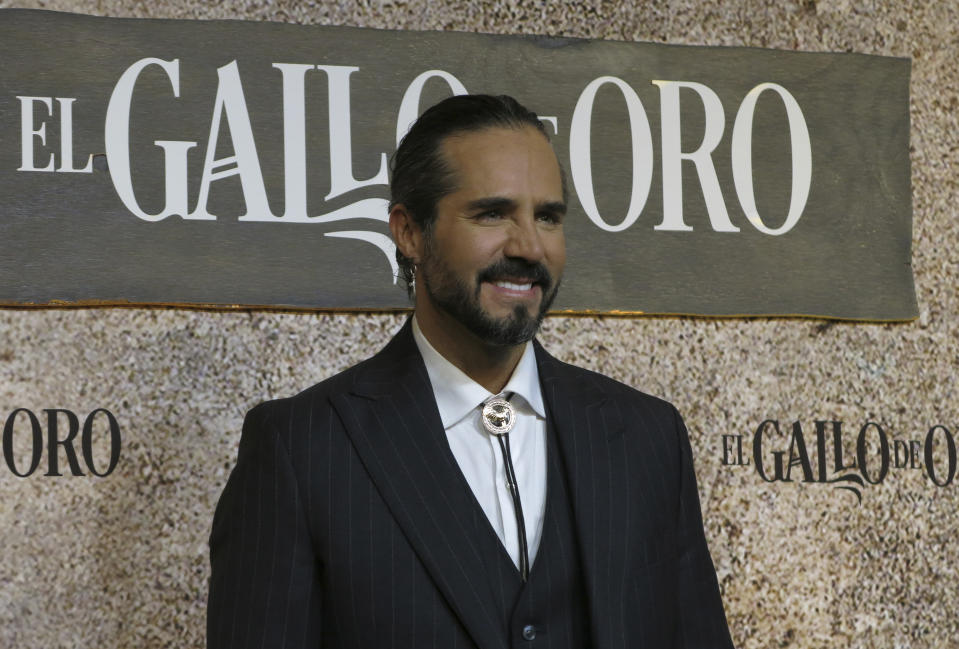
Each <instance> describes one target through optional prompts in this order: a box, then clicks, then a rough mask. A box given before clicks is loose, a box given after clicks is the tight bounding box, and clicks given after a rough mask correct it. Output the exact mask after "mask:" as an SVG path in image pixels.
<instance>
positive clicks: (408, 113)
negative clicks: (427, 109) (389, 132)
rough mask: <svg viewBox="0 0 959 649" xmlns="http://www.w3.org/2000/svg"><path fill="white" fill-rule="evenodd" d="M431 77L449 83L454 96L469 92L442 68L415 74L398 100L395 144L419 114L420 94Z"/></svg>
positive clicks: (400, 139)
mask: <svg viewBox="0 0 959 649" xmlns="http://www.w3.org/2000/svg"><path fill="white" fill-rule="evenodd" d="M433 77H439V78H440V79H442V80H443V81H445V82H446V83H447V85H449V87H450V90H452V91H453V96H454V97H457V96H459V95H468V94H469V93H468V92H467V91H466V86H464V85H463V84H462V83H460V80H459V79H457V78H456V77H454V76H453V75H452V74H450V73H449V72H444V71H443V70H427V71H426V72H424V73H422V74H420V75H419V76H417V77H416V78H415V79H413V82H412V83H410V85H409V87H408V88H407V89H406V92H404V93H403V100H402V101H401V102H400V112H399V114H398V115H397V116H396V146H399V145H400V142H401V141H402V140H403V138H404V137H405V136H406V134H407V133H408V132H409V130H410V127H411V126H413V122H415V121H416V118H417V117H418V116H419V114H420V96H421V95H422V94H423V86H425V85H426V82H427V81H429V80H430V79H432V78H433Z"/></svg>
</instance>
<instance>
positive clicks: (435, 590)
mask: <svg viewBox="0 0 959 649" xmlns="http://www.w3.org/2000/svg"><path fill="white" fill-rule="evenodd" d="M537 363H538V366H539V371H540V379H541V382H542V386H543V394H544V398H545V399H546V401H547V412H548V413H549V414H550V416H551V417H552V420H553V422H554V428H555V440H556V448H557V450H558V453H556V454H555V455H556V461H557V462H558V463H559V466H562V470H563V473H564V475H565V477H566V481H567V484H568V492H569V505H570V511H571V512H572V514H573V520H574V529H575V536H576V541H577V543H578V560H579V565H580V566H581V569H582V579H583V583H584V585H585V587H584V591H585V592H584V595H585V599H586V600H587V601H588V606H587V611H586V613H587V617H588V619H589V628H590V634H591V646H592V647H594V648H595V649H606V648H608V649H615V648H621V647H622V648H625V647H646V646H649V647H671V646H677V647H678V646H682V647H729V646H731V643H730V641H729V634H728V630H727V629H726V622H725V617H724V614H723V610H722V603H721V601H720V599H719V591H718V587H717V584H716V577H715V573H714V571H713V568H712V563H711V560H710V558H709V553H708V550H707V548H706V542H705V538H704V535H703V528H702V521H701V518H700V513H699V502H698V496H697V493H696V484H695V476H694V474H693V468H692V462H691V450H690V447H689V442H688V439H687V437H686V431H685V428H684V427H683V425H682V421H681V420H680V418H679V416H678V415H677V413H676V412H675V410H674V409H673V408H672V406H670V405H669V404H667V403H665V402H663V401H660V400H658V399H654V398H652V397H648V396H646V395H642V394H640V393H638V392H636V391H634V390H632V389H630V388H628V387H626V386H623V385H621V384H619V383H616V382H614V381H612V380H610V379H607V378H604V377H602V376H600V375H597V374H593V373H591V372H587V371H585V370H581V369H577V368H573V367H571V366H568V365H565V364H563V363H560V362H559V361H557V360H555V359H553V358H552V357H550V356H549V355H548V354H546V353H545V352H543V351H542V349H541V348H539V347H538V346H537ZM478 511H479V513H478V514H477V512H478ZM478 515H479V516H482V511H481V510H479V507H478V505H477V504H476V501H475V498H473V496H472V493H471V492H469V488H468V486H467V485H466V482H465V479H464V478H463V476H462V473H460V472H459V468H458V467H457V465H456V463H455V460H454V459H453V457H452V454H451V452H450V450H449V446H448V444H447V442H446V440H445V438H444V432H443V427H442V424H441V422H440V419H439V413H438V412H437V409H436V405H435V402H434V400H433V398H432V392H431V389H430V386H429V380H428V377H427V374H426V369H425V367H424V366H423V363H422V359H421V358H420V356H419V353H418V351H417V350H416V347H415V344H414V342H413V340H412V336H411V334H410V331H409V324H407V325H406V327H404V329H403V330H402V331H401V332H400V333H399V334H398V335H397V336H396V337H395V338H394V339H393V341H392V342H391V343H390V344H389V345H388V346H387V347H386V348H385V349H384V350H383V351H382V352H381V353H380V354H378V355H376V356H375V357H373V358H371V359H369V360H367V361H365V362H363V363H361V364H359V365H357V366H356V367H354V368H351V369H350V370H347V371H346V372H344V373H342V374H339V375H337V376H335V377H333V378H331V379H329V380H327V381H324V382H322V383H320V384H318V385H316V386H313V387H312V388H310V389H308V390H306V391H305V392H302V393H300V394H299V395H297V396H295V397H292V398H289V399H281V400H277V401H272V402H267V403H264V404H261V405H259V406H257V407H256V408H254V409H253V410H251V411H250V413H249V414H248V415H247V418H246V421H245V422H244V427H243V435H242V437H241V441H240V450H239V454H238V458H237V464H236V467H235V468H234V470H233V472H232V473H231V475H230V478H229V481H228V483H227V486H226V488H225V489H224V492H223V495H222V496H221V498H220V502H219V504H218V505H217V510H216V514H215V516H214V521H213V529H212V532H211V535H210V557H211V568H212V576H211V580H210V599H209V604H208V616H207V638H208V639H207V644H208V647H210V648H211V649H227V648H229V649H244V648H253V647H325V648H339V647H350V648H357V649H359V648H365V649H379V648H387V647H389V648H393V647H396V648H410V649H414V648H415V649H430V648H432V649H449V648H451V647H457V648H477V649H494V648H502V647H507V646H517V645H515V644H513V645H511V642H510V640H511V637H510V636H509V633H508V631H506V632H504V626H503V614H502V609H501V608H500V606H499V601H498V600H499V598H501V597H505V593H506V592H507V591H506V590H505V589H504V584H503V583H502V582H501V581H500V580H498V579H496V578H493V577H491V575H493V574H495V573H492V572H491V571H490V570H488V568H487V563H488V561H487V560H484V558H483V552H484V550H483V541H482V538H481V537H480V536H478V535H477V534H476V529H477V528H476V525H477V518H476V517H477V516H478ZM487 524H488V523H487ZM490 533H492V532H490ZM577 543H574V544H570V545H574V546H575V545H577ZM564 550H565V551H570V552H573V551H577V550H576V549H575V548H574V547H570V548H566V547H565V544H564ZM571 565H573V564H571ZM534 570H535V564H534ZM550 579H552V577H550ZM497 593H499V595H497ZM514 631H515V630H514ZM513 637H515V636H513ZM540 644H543V643H542V642H541V641H533V642H531V643H527V645H528V646H529V647H531V648H533V647H538V646H539V645H540Z"/></svg>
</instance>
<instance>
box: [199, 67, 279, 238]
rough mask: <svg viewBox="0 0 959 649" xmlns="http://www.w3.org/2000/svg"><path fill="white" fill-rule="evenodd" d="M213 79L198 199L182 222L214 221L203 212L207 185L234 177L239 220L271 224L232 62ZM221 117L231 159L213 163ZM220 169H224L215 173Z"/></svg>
mask: <svg viewBox="0 0 959 649" xmlns="http://www.w3.org/2000/svg"><path fill="white" fill-rule="evenodd" d="M217 76H218V77H219V82H218V84H217V88H216V99H214V101H213V119H212V121H211V122H210V138H209V140H208V141H207V145H206V158H205V160H204V163H203V175H202V176H201V178H200V195H199V197H198V198H197V205H196V209H195V210H194V211H193V213H191V214H190V215H189V216H187V217H186V218H190V219H203V220H208V219H215V218H216V215H214V214H210V212H209V211H208V210H207V201H208V200H209V197H210V185H211V184H212V183H213V182H214V181H216V180H222V179H223V178H229V177H230V176H237V175H238V176H239V177H240V187H241V188H242V190H243V200H244V201H245V202H246V214H243V215H241V216H240V217H239V220H240V221H264V220H272V219H273V218H274V215H273V213H272V212H270V205H269V203H268V202H267V200H266V187H265V186H264V185H263V173H262V172H261V171H260V159H259V158H258V157H257V154H256V144H255V143H254V141H253V127H252V126H251V124H250V114H249V112H248V111H247V109H246V98H245V97H244V96H243V86H242V84H241V83H240V71H239V68H238V67H237V64H236V61H235V60H234V61H230V62H229V63H227V64H226V65H224V66H222V67H220V68H217ZM223 115H226V122H227V126H228V128H229V129H230V141H231V143H232V145H233V155H231V156H228V157H226V158H220V159H219V160H217V159H216V158H215V156H216V145H217V138H218V136H219V132H220V120H221V119H222V117H223ZM221 167H225V168H223V169H221V170H220V171H217V169H220V168H221Z"/></svg>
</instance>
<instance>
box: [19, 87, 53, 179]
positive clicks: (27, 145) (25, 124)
mask: <svg viewBox="0 0 959 649" xmlns="http://www.w3.org/2000/svg"><path fill="white" fill-rule="evenodd" d="M17 99H19V100H20V166H19V167H17V171H53V170H54V164H53V154H52V153H51V154H50V162H49V163H48V164H47V166H46V167H36V166H34V156H33V138H35V137H38V138H40V144H43V145H44V146H46V144H47V124H46V122H42V123H41V124H40V128H35V124H34V122H33V104H34V102H40V103H41V104H43V105H44V106H46V107H47V115H49V116H50V117H53V98H52V97H21V96H19V95H18V96H17Z"/></svg>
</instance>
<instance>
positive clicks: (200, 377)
mask: <svg viewBox="0 0 959 649" xmlns="http://www.w3.org/2000/svg"><path fill="white" fill-rule="evenodd" d="M0 6H4V7H7V6H18V7H29V8H44V9H56V10H62V11H72V12H79V13H89V14H101V15H111V16H126V17H141V18H145V17H150V18H187V19H198V20H205V19H214V18H238V19H245V20H269V21H283V22H293V23H314V24H330V25H352V26H364V27H379V28H401V29H418V30H423V29H427V30H459V31H482V32H495V33H504V34H520V33H524V34H548V35H561V36H573V37H581V38H596V39H613V40H628V41H638V40H643V41H656V42H668V43H682V44H706V45H747V46H755V47H769V48H779V49H798V50H806V51H839V52H844V51H848V52H862V53H869V54H883V55H891V56H900V57H910V58H911V59H912V61H913V72H912V106H911V112H912V165H913V166H912V171H913V178H912V182H913V191H914V197H913V205H914V226H913V265H914V272H915V279H916V288H917V293H918V300H919V311H920V316H919V318H918V319H917V320H915V321H913V322H908V323H903V324H868V323H847V322H832V321H825V320H808V319H806V320H803V319H778V318H777V319H763V318H759V319H743V318H740V319H709V318H667V317H655V318H653V317H651V318H615V317H605V318H603V317H552V318H549V319H548V320H547V322H546V324H545V328H544V331H543V333H542V336H541V339H542V341H543V343H544V344H545V345H546V346H547V348H549V349H550V350H551V351H552V352H553V353H554V354H556V355H557V356H559V357H560V358H562V359H564V360H567V361H570V362H573V363H578V364H581V365H584V366H586V367H590V368H593V369H595V370H598V371H600V372H604V373H606V374H609V375H611V376H613V377H615V378H617V379H619V380H621V381H624V382H626V383H628V384H630V385H632V386H635V387H637V388H639V389H641V390H644V391H647V392H651V393H652V394H655V395H659V396H662V397H664V398H666V399H669V400H671V401H673V402H674V403H675V404H677V406H678V407H679V408H680V410H681V411H682V412H683V414H684V415H685V417H686V419H687V422H688V425H689V428H690V434H691V437H692V443H693V449H694V452H695V459H696V466H697V473H698V475H699V485H700V492H701V498H702V504H703V509H704V514H705V520H706V525H707V535H708V538H709V541H710V546H711V549H712V554H713V559H714V561H715V564H716V569H717V571H718V574H719V579H720V583H721V586H722V590H723V596H724V601H725V605H726V611H727V615H728V618H729V623H730V627H731V629H732V634H733V638H734V640H735V642H736V644H737V646H739V647H742V648H744V649H759V648H764V647H795V648H810V649H812V648H820V647H843V648H846V647H861V648H867V647H870V648H871V647H877V648H893V647H914V648H949V647H959V576H957V565H959V561H957V559H959V537H957V529H959V506H957V505H959V496H957V494H959V491H957V490H959V485H957V484H950V485H948V486H944V487H939V486H936V485H935V484H934V483H933V482H932V481H931V480H930V478H929V477H927V475H926V472H924V471H923V470H919V469H894V470H891V471H890V472H889V474H888V475H887V476H886V477H885V479H884V480H883V481H882V482H881V483H880V484H876V485H870V484H866V485H865V488H864V489H863V495H862V502H861V504H859V503H858V501H857V499H856V496H855V495H854V494H852V493H851V492H849V491H844V490H840V489H837V488H836V485H832V484H815V483H803V482H801V481H800V480H799V479H798V478H799V477H800V476H801V471H800V470H798V469H796V468H794V469H793V471H794V473H793V478H794V479H793V481H792V482H782V481H777V482H764V481H763V480H762V479H761V478H760V477H759V475H757V472H756V470H755V468H756V467H755V466H752V465H751V466H747V467H741V466H729V465H725V464H724V463H723V435H724V434H725V435H734V434H743V435H744V436H745V437H744V442H745V444H744V451H745V453H746V454H747V456H748V454H749V453H750V448H751V441H752V435H753V433H754V431H755V430H756V428H757V426H758V425H759V424H760V423H761V422H762V421H764V420H766V419H773V420H777V421H778V422H779V423H780V425H781V426H782V428H783V434H782V436H779V437H777V436H770V438H769V439H770V440H773V441H771V442H770V444H771V445H772V444H773V443H775V444H778V446H776V448H778V449H779V450H784V451H788V446H789V433H790V431H791V428H790V427H791V425H792V422H794V421H799V422H800V423H801V425H802V427H803V431H804V433H805V438H806V441H807V444H808V445H809V447H810V449H809V450H810V453H813V452H814V448H813V447H814V444H815V441H814V440H815V434H814V431H815V424H814V421H815V420H817V419H819V420H840V421H842V422H843V438H844V440H845V441H844V443H845V445H846V452H847V456H848V455H852V454H854V445H855V441H856V437H857V435H858V434H859V431H860V428H861V427H863V425H864V424H865V423H866V422H875V423H877V424H879V425H880V426H881V427H882V428H883V430H884V431H885V432H886V433H887V434H888V436H889V439H890V445H892V444H893V441H895V440H898V441H900V442H908V441H909V440H919V441H920V442H922V441H923V440H924V439H925V436H926V433H927V431H928V430H929V429H930V428H931V427H933V426H935V425H941V426H944V427H946V428H947V429H948V430H949V431H950V433H951V435H952V436H953V438H955V437H956V436H959V389H957V378H956V377H957V373H959V318H957V315H959V299H957V294H956V293H957V286H959V219H957V215H959V208H957V205H959V195H957V184H959V173H957V171H956V164H957V162H959V160H957V158H959V137H957V133H959V124H957V108H959V106H957V104H959V97H957V86H959V67H957V65H956V61H957V60H959V3H956V2H953V1H944V2H931V1H930V2H893V1H892V0H884V1H881V0H873V1H868V0H863V1H861V2H852V1H849V0H829V1H827V0H776V1H772V0H765V1H760V0H755V1H744V2H732V1H725V2H722V1H719V0H705V1H703V2H689V1H685V0H673V1H660V2H649V3H639V2H636V3H633V2H612V1H607V2H602V1H595V2H549V3H546V2H535V3H533V2H530V3H517V2H510V1H502V2H501V1H497V2H457V3H453V2H435V3H430V2H425V1H421V0H411V1H409V2H404V1H402V0H396V1H388V0H383V1H374V0H364V1H362V2H355V3H352V2H340V3H329V2H293V1H289V2H287V1H277V2H252V1H251V2H231V3H206V2H198V1H195V0H172V1H170V2H144V1H140V0H120V1H117V2H100V1H96V2H94V1H92V0H89V1H84V0H73V1H71V0H61V1H55V0H51V1H48V2H42V1H39V0H38V1H35V2H0ZM0 20H3V16H2V14H0ZM5 144H6V145H9V143H5ZM0 210H2V208H0ZM0 236H2V235H0ZM0 254H3V252H2V240H0ZM877 290H881V287H877ZM403 318H404V316H403V315H402V314H392V315H391V314H385V315H384V314H304V313H296V314H291V313H277V312H266V311H253V312H245V311H244V312H212V311H203V310H190V309H137V308H84V309H37V310H30V309H6V310H0V413H2V415H3V417H6V415H7V414H8V413H9V412H11V411H12V410H14V409H16V408H29V409H30V410H32V411H34V412H36V413H42V410H43V409H44V408H66V409H69V410H71V411H73V412H74V413H77V414H79V415H80V417H81V423H82V417H84V416H86V414H87V413H89V412H91V411H92V410H94V409H96V408H100V407H103V408H107V409H109V410H110V411H111V412H113V413H114V414H116V416H117V419H118V421H119V424H120V426H121V429H122V433H123V438H122V439H123V449H122V456H121V458H120V463H119V465H118V466H117V469H116V470H115V471H114V472H113V473H112V474H111V475H110V476H108V477H106V478H96V477H92V476H86V477H61V478H57V477H46V476H43V475H41V474H40V473H39V472H38V473H37V474H35V475H33V476H31V477H30V478H18V477H16V476H14V475H13V474H11V473H10V472H9V471H8V470H6V468H3V470H0V646H2V647H24V648H29V649H40V648H43V649H47V648H53V647H82V648H92V647H97V648H98V649H107V648H117V649H126V648H129V647H138V648H150V647H177V648H181V647H202V646H203V645H204V624H205V622H204V619H205V608H206V607H205V602H206V592H207V578H208V576H209V566H208V558H207V543H206V541H207V535H208V533H209V528H210V522H211V518H212V514H213V508H214V506H215V503H216V500H217V497H218V496H219V493H220V491H221V489H222V488H223V485H224V484H225V481H226V478H227V475H228V473H229V470H230V468H231V467H232V465H233V462H234V460H235V454H236V449H237V442H238V439H239V431H240V424H241V421H242V418H243V415H244V413H245V411H246V410H247V409H248V408H249V407H251V406H252V405H254V404H255V403H257V402H258V401H261V400H263V399H267V398H270V397H274V396H279V395H289V394H292V393H294V392H296V391H299V390H300V389H302V388H304V387H306V386H308V385H310V384H312V383H314V382H316V381H319V380H321V379H323V378H325V377H328V376H330V375H331V374H333V373H334V372H337V371H339V370H341V369H343V368H346V367H347V366H349V365H351V364H353V363H355V362H357V361H359V360H360V359H362V358H364V357H366V356H368V355H369V354H371V353H372V352H374V351H375V350H377V349H378V348H379V347H380V346H381V345H383V343H384V342H385V341H386V340H387V339H388V338H389V336H390V335H391V333H392V332H394V331H395V330H396V329H397V328H398V327H399V326H400V325H401V323H402V321H403ZM830 434H831V428H830ZM867 435H868V436H869V439H870V440H874V439H875V435H876V431H875V428H868V429H867ZM936 439H937V440H938V441H937V442H936V443H935V444H934V445H933V446H934V448H933V450H934V452H935V454H936V455H935V457H937V458H939V460H938V461H937V470H938V472H939V473H938V479H939V480H940V481H943V480H944V478H945V477H946V470H947V468H948V467H947V461H946V457H947V450H948V449H947V447H946V442H947V441H948V440H947V438H946V435H945V433H944V432H943V431H942V430H941V429H939V431H938V432H937V433H936ZM873 444H874V443H873ZM773 450H775V449H773ZM97 452H98V453H101V454H100V455H98V456H97V457H103V455H102V451H97ZM767 453H769V454H770V455H771V450H770V451H767ZM847 459H848V458H847ZM767 460H768V459H767ZM920 460H921V458H920ZM768 461H770V462H771V460H768ZM874 466H875V465H874Z"/></svg>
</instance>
